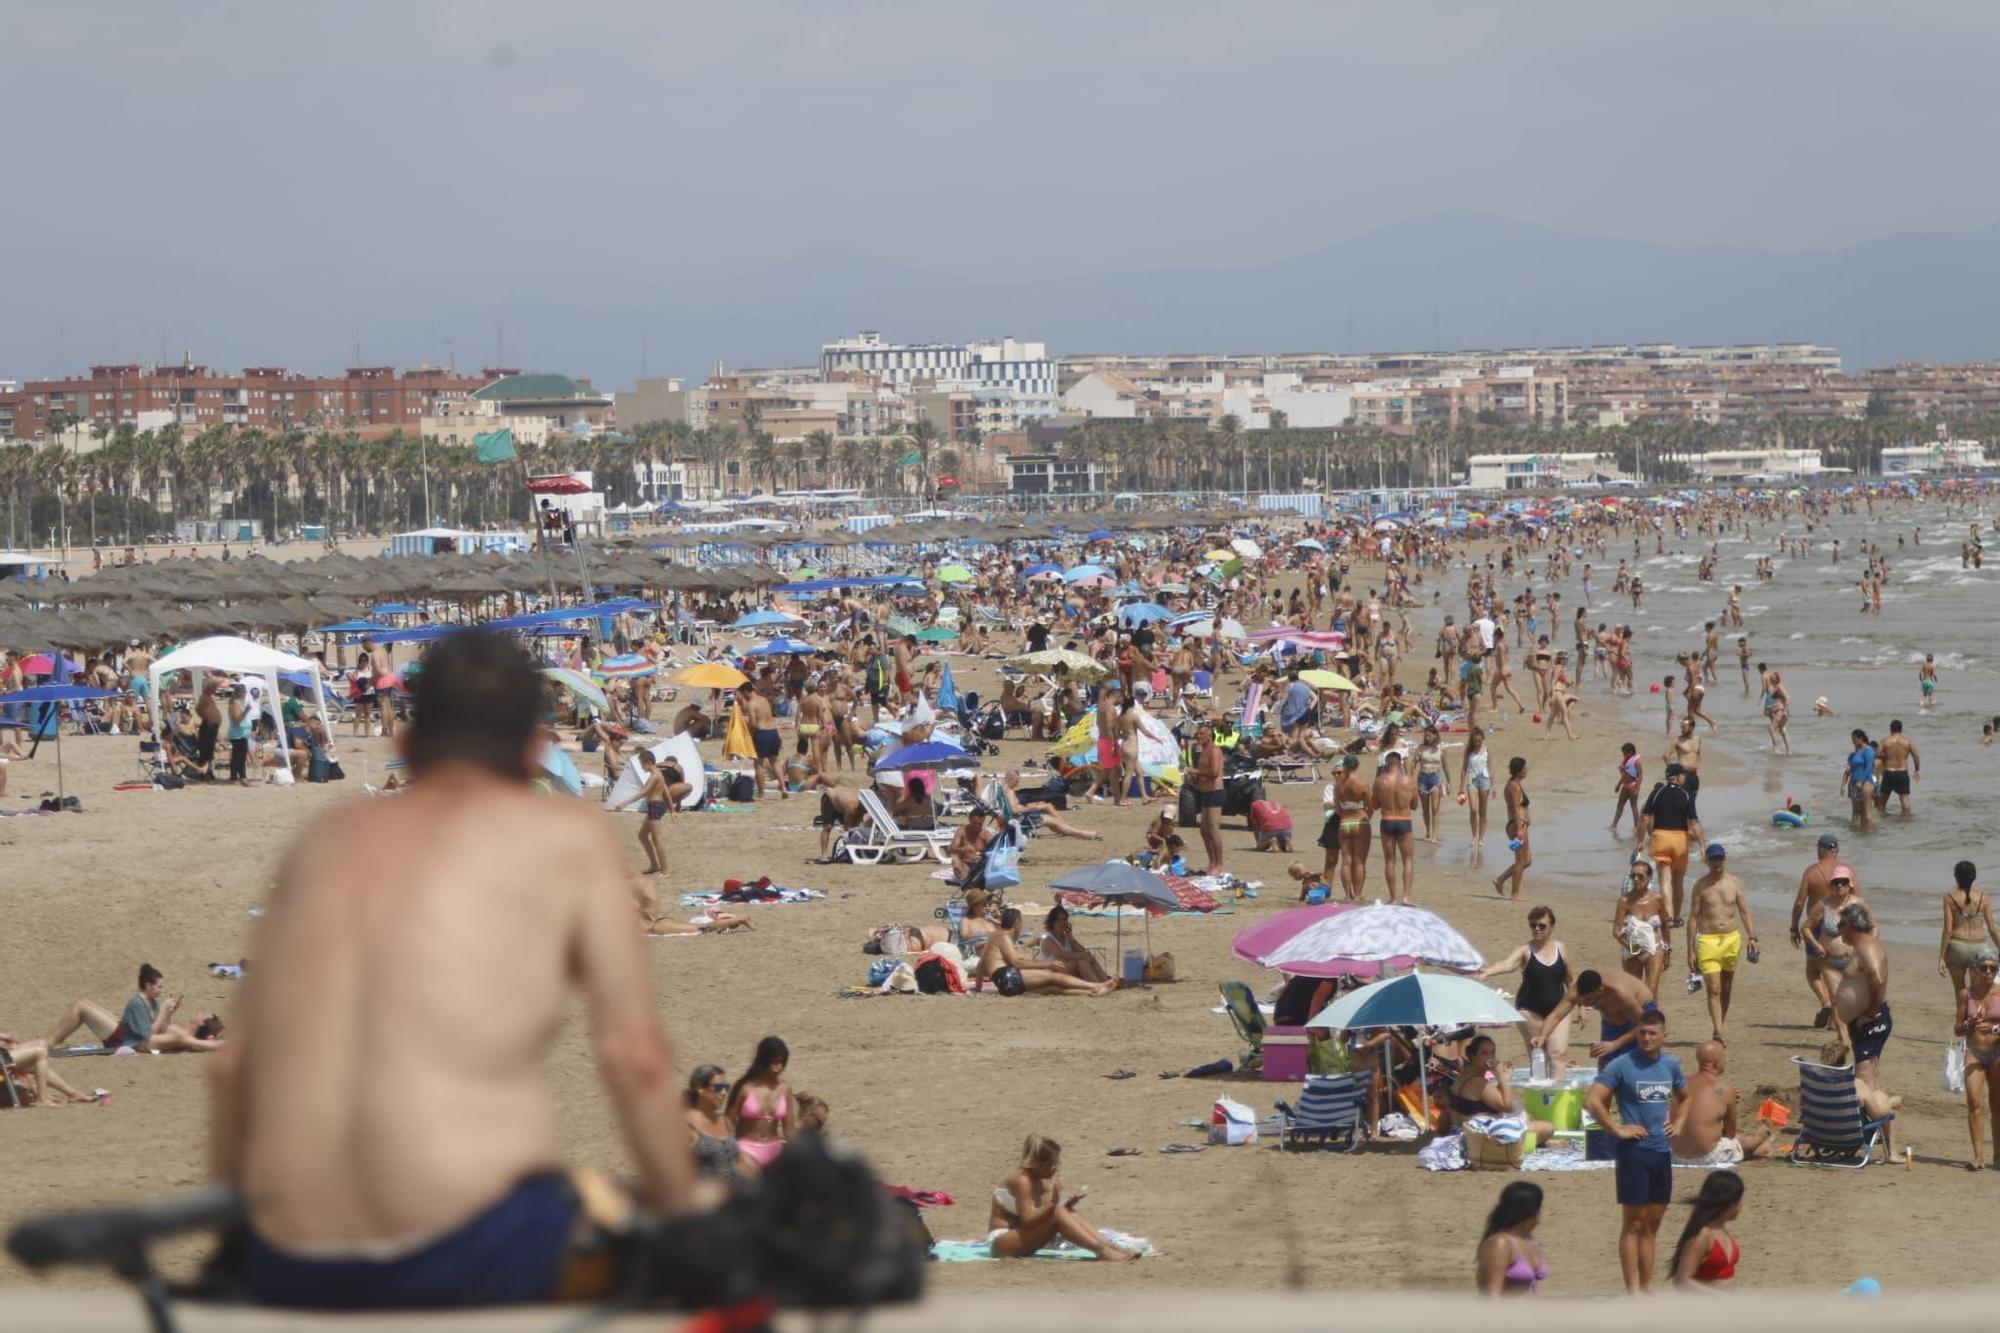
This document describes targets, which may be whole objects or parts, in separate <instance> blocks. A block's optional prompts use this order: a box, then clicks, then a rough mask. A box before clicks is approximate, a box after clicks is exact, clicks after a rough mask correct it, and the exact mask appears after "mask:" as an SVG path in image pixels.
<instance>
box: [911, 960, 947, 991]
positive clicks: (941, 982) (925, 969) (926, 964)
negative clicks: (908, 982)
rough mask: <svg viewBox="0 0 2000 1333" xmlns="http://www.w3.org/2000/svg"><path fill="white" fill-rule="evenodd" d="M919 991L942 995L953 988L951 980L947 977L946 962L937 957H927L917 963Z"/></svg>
mask: <svg viewBox="0 0 2000 1333" xmlns="http://www.w3.org/2000/svg"><path fill="white" fill-rule="evenodd" d="M916 970H917V991H918V993H919V994H923V995H942V994H944V993H945V992H946V991H948V990H950V989H951V982H950V981H948V980H947V979H946V978H945V974H944V964H943V963H941V962H939V961H938V960H937V959H935V958H925V959H924V960H923V961H922V962H920V963H918V964H917V969H916Z"/></svg>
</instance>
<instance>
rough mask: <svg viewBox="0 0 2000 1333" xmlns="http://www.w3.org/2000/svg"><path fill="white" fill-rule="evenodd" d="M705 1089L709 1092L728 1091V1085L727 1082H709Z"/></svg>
mask: <svg viewBox="0 0 2000 1333" xmlns="http://www.w3.org/2000/svg"><path fill="white" fill-rule="evenodd" d="M707 1091H709V1092H728V1091H729V1085H728V1084H727V1083H711V1084H709V1085H708V1088H707Z"/></svg>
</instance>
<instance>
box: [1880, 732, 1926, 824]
mask: <svg viewBox="0 0 2000 1333" xmlns="http://www.w3.org/2000/svg"><path fill="white" fill-rule="evenodd" d="M1875 757H1876V760H1877V761H1878V762H1879V764H1880V768H1881V781H1880V782H1878V783H1877V784H1876V785H1875V808H1876V809H1877V810H1880V811H1881V812H1882V813H1883V814H1885V815H1886V814H1888V813H1889V798H1890V797H1891V796H1894V797H1895V798H1896V799H1897V801H1898V802H1899V803H1900V808H1899V811H1898V812H1899V813H1901V814H1904V815H1907V814H1909V813H1910V784H1911V783H1913V782H1916V781H1917V780H1918V779H1919V778H1920V777H1921V776H1922V774H1923V771H1924V757H1923V756H1922V755H1920V754H1918V753H1917V747H1916V746H1915V744H1913V743H1912V742H1911V740H1910V738H1909V737H1908V736H1905V735H1904V734H1903V721H1902V719H1901V718H1897V719H1895V720H1894V721H1892V722H1890V723H1889V734H1888V735H1887V736H1885V737H1883V738H1882V748H1881V749H1880V750H1878V751H1877V752H1876V755H1875Z"/></svg>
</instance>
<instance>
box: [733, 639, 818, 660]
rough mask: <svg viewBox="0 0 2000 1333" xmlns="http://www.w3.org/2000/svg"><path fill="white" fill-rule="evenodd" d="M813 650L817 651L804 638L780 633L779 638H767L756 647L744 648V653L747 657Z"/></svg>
mask: <svg viewBox="0 0 2000 1333" xmlns="http://www.w3.org/2000/svg"><path fill="white" fill-rule="evenodd" d="M813 651H815V650H814V648H813V646H812V645H811V644H809V643H807V642H805V641H804V640H803V639H788V638H786V637H785V636H784V635H782V634H780V635H779V636H778V637H777V638H775V639H769V640H766V641H765V642H763V643H760V644H758V645H757V646H756V647H755V648H746V649H744V650H743V655H744V656H745V657H775V656H777V655H778V654H780V653H810V652H813Z"/></svg>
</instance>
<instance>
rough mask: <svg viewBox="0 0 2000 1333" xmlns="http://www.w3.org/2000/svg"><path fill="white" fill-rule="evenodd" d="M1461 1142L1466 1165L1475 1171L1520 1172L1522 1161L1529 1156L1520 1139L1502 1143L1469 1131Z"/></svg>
mask: <svg viewBox="0 0 2000 1333" xmlns="http://www.w3.org/2000/svg"><path fill="white" fill-rule="evenodd" d="M1461 1141H1462V1142H1463V1144H1464V1148H1465V1164H1466V1165H1467V1166H1469V1167H1471V1168H1472V1169H1473V1170H1474V1171H1519V1170H1520V1169H1521V1163H1522V1161H1523V1160H1525V1158H1526V1156H1527V1154H1526V1153H1525V1152H1524V1151H1523V1146H1522V1140H1520V1139H1515V1140H1514V1141H1513V1142H1512V1143H1502V1142H1500V1140H1498V1139H1496V1138H1492V1137H1490V1136H1488V1135H1485V1134H1481V1133H1479V1132H1478V1131H1476V1130H1470V1129H1468V1130H1466V1131H1465V1133H1464V1135H1463V1136H1462V1140H1461Z"/></svg>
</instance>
